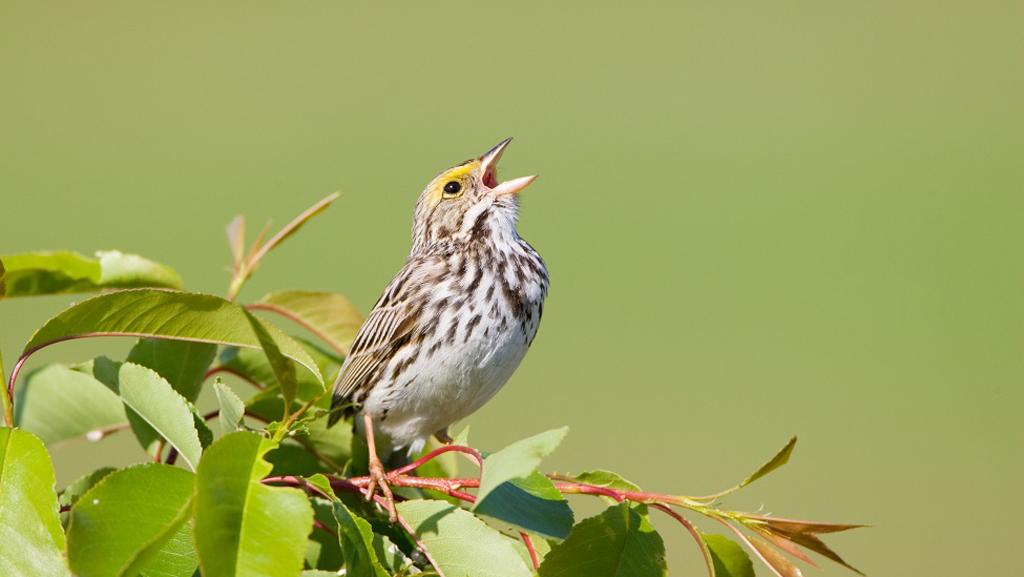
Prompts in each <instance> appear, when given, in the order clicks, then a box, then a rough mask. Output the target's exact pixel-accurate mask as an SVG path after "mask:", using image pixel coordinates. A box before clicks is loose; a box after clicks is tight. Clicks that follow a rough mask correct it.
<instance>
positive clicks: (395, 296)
mask: <svg viewBox="0 0 1024 577" xmlns="http://www.w3.org/2000/svg"><path fill="white" fill-rule="evenodd" d="M413 267H414V265H413V263H409V264H407V265H406V266H405V267H404V268H403V269H402V270H401V271H400V272H399V273H398V275H397V276H396V277H395V278H394V280H392V281H391V284H390V285H388V288H387V289H386V290H385V291H384V294H383V295H381V298H380V299H379V300H378V301H377V305H376V306H375V307H374V309H373V310H372V311H370V314H369V315H368V316H367V317H366V321H364V322H363V326H362V327H360V328H359V333H358V334H357V335H356V339H355V341H354V342H353V343H352V350H351V351H349V354H348V357H346V358H345V363H344V364H343V365H342V367H341V371H339V373H338V379H337V381H336V382H335V384H334V401H333V403H332V405H333V406H337V405H339V404H341V403H342V402H346V401H348V400H350V398H351V396H352V394H353V393H354V392H355V391H357V390H359V389H360V388H366V387H368V386H372V383H368V382H366V381H367V379H368V378H370V377H371V376H372V375H373V374H374V373H375V372H376V370H377V368H378V367H380V366H381V365H382V364H384V363H386V362H387V361H388V359H390V358H391V356H392V355H393V354H394V351H395V348H396V345H397V344H399V343H401V342H402V341H403V340H404V338H405V337H406V336H408V335H409V334H410V333H411V332H412V331H413V329H414V328H415V327H416V325H417V324H418V322H419V310H418V308H416V307H413V306H411V303H410V302H408V299H407V298H405V297H406V296H407V295H408V287H409V286H410V284H411V283H409V282H407V281H408V280H409V277H410V276H411V275H412V274H413V273H414V268H413Z"/></svg>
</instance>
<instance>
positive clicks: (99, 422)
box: [14, 362, 127, 445]
mask: <svg viewBox="0 0 1024 577" xmlns="http://www.w3.org/2000/svg"><path fill="white" fill-rule="evenodd" d="M82 367H88V369H84V370H78V369H74V368H71V367H67V366H65V365H59V364H54V365H47V366H45V367H42V368H40V369H38V370H36V371H32V372H31V373H29V374H28V377H27V378H26V379H25V383H24V384H23V386H22V387H21V388H20V389H18V390H17V394H16V395H15V399H16V401H15V413H14V423H15V424H16V425H17V426H18V427H21V428H22V429H25V430H26V431H30V432H32V433H33V434H35V435H37V436H38V437H39V438H40V439H42V440H43V442H44V443H46V444H47V445H53V444H55V443H59V442H60V441H65V440H68V439H74V438H77V437H81V436H83V435H88V434H89V433H94V435H95V436H96V437H97V438H98V437H101V436H102V435H101V433H100V431H101V430H103V429H106V428H108V427H113V426H116V425H121V424H123V423H125V422H126V420H127V417H126V416H125V412H124V404H123V403H122V402H121V399H120V397H118V396H117V393H116V392H112V391H111V390H110V389H109V388H108V387H106V386H105V385H104V384H103V383H101V382H99V381H98V380H96V379H95V378H94V377H93V376H92V374H91V373H92V365H91V362H90V363H89V364H87V365H82ZM80 369H81V367H80ZM87 373H88V374H87Z"/></svg>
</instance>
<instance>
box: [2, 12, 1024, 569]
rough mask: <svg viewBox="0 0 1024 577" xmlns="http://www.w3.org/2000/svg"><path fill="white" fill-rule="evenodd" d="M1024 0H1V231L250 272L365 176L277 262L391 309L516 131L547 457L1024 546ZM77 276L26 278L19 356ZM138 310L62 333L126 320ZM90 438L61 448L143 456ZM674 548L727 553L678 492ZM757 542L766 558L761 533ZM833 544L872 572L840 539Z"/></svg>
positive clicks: (928, 551) (868, 533) (480, 437)
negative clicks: (534, 267) (439, 209)
mask: <svg viewBox="0 0 1024 577" xmlns="http://www.w3.org/2000/svg"><path fill="white" fill-rule="evenodd" d="M1022 19H1024V4H1022V3H1020V2H1018V1H1007V2H996V1H983V2H941V1H940V2H923V1H921V2H905V1H897V2H870V3H840V2H806V1H805V2H744V3H726V2H708V3H693V2H686V3H672V4H671V5H670V4H669V3H646V2H632V3H628V5H626V4H624V3H623V4H614V5H607V6H603V5H600V4H598V3H594V2H587V3H568V2H566V3H551V2H545V3H532V4H526V3H518V2H517V3H503V4H497V5H492V4H487V5H485V4H484V3H476V2H429V3H428V2H419V3H411V4H409V5H397V4H393V3H341V2H296V3H284V2H217V3H191V2H190V3H182V2H176V3H166V2H138V1H132V2H127V1H125V2H103V3H98V2H40V1H13V0H2V2H0V78H2V80H0V83H2V86H0V199H2V202H0V215H2V220H0V253H3V252H8V253H9V252H18V251H24V250H32V249H45V248H48V249H60V248H66V249H73V250H78V251H82V252H86V253H91V252H92V251H93V250H96V249H107V248H119V249H122V250H125V251H132V252H138V253H140V254H143V255H146V256H149V257H151V258H154V259H157V260H160V261H163V262H166V263H168V264H170V265H172V266H174V267H176V268H177V269H178V270H179V271H180V272H181V273H182V275H183V276H184V278H185V281H186V285H187V286H188V287H189V288H191V289H194V290H200V291H207V292H214V293H221V294H223V292H224V290H225V288H226V285H227V282H228V273H227V269H226V267H227V263H228V262H229V256H228V252H227V248H226V246H225V243H224V234H223V226H224V225H225V224H226V223H227V221H228V220H229V219H230V218H231V217H232V216H233V215H235V214H236V213H239V212H243V213H245V214H246V215H248V217H249V218H250V222H251V223H254V224H259V223H262V222H263V221H265V220H266V219H274V221H275V223H277V224H278V225H280V224H283V223H284V222H286V221H287V220H288V219H289V218H291V217H292V216H293V215H294V214H297V213H298V212H299V211H301V210H302V209H304V208H306V207H307V206H308V205H310V204H312V203H313V202H314V201H316V200H317V199H319V198H321V197H322V196H324V195H325V194H327V193H329V192H332V191H334V190H340V191H342V192H343V197H342V199H341V200H340V201H339V202H338V203H336V205H335V206H334V207H333V208H331V209H330V210H329V211H328V212H327V213H325V214H324V215H323V216H321V217H318V218H317V219H316V220H315V221H314V222H313V223H312V224H311V225H310V226H309V227H308V228H307V229H305V230H304V231H303V232H302V233H301V234H300V235H298V236H296V237H295V238H294V239H292V240H290V241H289V242H287V243H286V244H285V245H284V246H283V247H282V248H281V249H280V250H279V251H277V252H275V253H274V254H273V255H271V257H270V258H269V259H268V260H267V261H266V262H265V265H264V267H263V268H262V269H261V270H260V271H259V273H258V274H257V276H256V277H255V278H254V280H253V282H252V283H251V284H250V285H249V287H248V288H247V290H246V292H245V293H244V294H243V298H245V297H248V298H256V297H258V296H260V295H261V294H262V293H263V292H265V291H267V290H270V289H274V288H306V289H329V290H338V291H341V292H344V293H345V294H347V295H348V296H349V297H350V298H351V299H352V300H353V301H354V302H355V303H357V304H358V305H359V306H360V308H362V309H363V310H364V311H365V310H366V309H367V308H368V307H369V306H370V305H371V304H372V303H373V301H374V300H375V299H376V297H377V294H378V292H379V291H380V290H381V289H382V288H383V286H384V285H385V284H386V283H387V282H388V280H389V279H390V278H391V275H392V274H393V273H394V272H395V271H396V270H397V268H398V267H399V266H400V265H401V263H402V260H403V258H404V256H405V253H406V251H407V249H408V245H409V225H410V220H411V210H412V206H413V202H414V199H415V197H416V195H417V194H418V192H419V191H420V190H421V188H422V187H423V185H424V184H425V183H426V182H427V181H428V180H429V179H430V178H431V177H432V176H433V175H434V174H436V173H437V172H438V171H440V170H441V169H443V168H446V167H447V166H449V165H451V164H454V163H456V162H458V161H461V160H463V159H465V158H467V157H469V156H471V155H476V154H478V153H480V152H482V151H484V150H485V149H487V148H488V147H490V146H491V145H493V144H494V143H495V142H497V141H498V140H500V139H501V138H503V137H505V136H509V135H512V136H515V137H516V141H515V142H514V143H513V145H512V147H511V148H510V149H509V151H508V153H507V154H506V156H505V159H504V161H503V165H502V174H503V175H505V176H518V175H522V174H530V173H539V174H540V175H541V178H540V180H538V182H537V183H536V184H535V185H534V186H533V187H531V189H530V190H528V191H527V192H526V193H525V194H524V197H523V210H522V219H521V227H520V229H521V232H522V234H523V236H524V237H526V238H528V239H529V240H530V241H531V243H533V244H534V245H535V246H536V247H537V248H538V249H539V251H540V252H541V253H542V254H543V256H544V257H545V259H546V260H547V262H548V264H549V267H550V269H551V273H552V282H553V284H552V291H551V296H550V301H549V304H548V306H547V307H546V314H545V319H544V326H543V328H542V330H541V331H540V335H539V337H538V339H537V341H536V342H535V343H534V347H533V350H532V352H531V353H530V355H529V356H528V357H527V359H526V361H525V362H524V364H523V366H522V368H521V369H520V370H519V372H518V373H516V375H515V376H514V377H513V379H512V381H511V382H510V383H509V386H508V387H506V389H505V390H504V391H503V392H502V393H501V395H499V396H498V397H497V398H496V399H495V400H494V401H492V402H491V403H490V404H489V405H488V406H487V407H485V408H484V409H483V410H481V411H480V412H479V413H478V414H476V415H474V416H473V417H472V418H471V419H470V420H469V422H470V423H471V424H472V426H473V427H472V428H473V440H474V444H476V445H478V446H481V447H483V448H487V449H497V448H500V447H501V446H503V445H504V444H505V443H507V442H510V441H513V440H515V439H518V438H521V437H524V436H526V435H528V434H532V433H535V432H538V431H541V430H544V429H548V428H553V427H556V426H560V425H562V424H568V425H570V426H571V428H572V432H571V434H570V436H569V437H568V439H567V441H566V442H565V443H564V444H563V445H562V448H561V449H560V450H559V451H558V452H557V453H556V454H555V455H554V456H553V457H551V458H550V460H549V462H548V466H549V467H550V468H552V469H557V470H562V471H565V470H572V471H576V470H582V469H586V468H596V467H603V468H609V469H613V470H616V471H619V472H621V473H623V474H624V475H626V476H627V477H630V478H632V479H633V480H634V481H636V482H638V483H640V484H641V485H642V486H644V487H646V488H649V489H651V490H663V491H671V492H679V493H689V494H704V493H709V492H713V491H715V490H718V489H721V488H724V487H725V486H727V485H728V484H730V483H732V482H734V481H736V480H738V479H740V478H742V477H743V476H744V475H745V474H746V473H748V472H749V470H751V469H752V468H753V467H754V466H756V465H757V464H759V463H760V462H761V461H763V460H764V459H765V458H767V457H768V456H769V455H770V454H771V453H772V452H773V451H774V450H775V449H777V448H778V447H780V446H781V445H782V444H783V443H784V442H785V440H786V439H787V438H788V436H789V435H791V434H798V435H800V437H801V442H800V445H799V446H798V448H797V452H796V455H795V458H794V460H793V461H792V462H791V464H790V465H789V466H788V467H787V468H785V469H783V470H782V471H780V472H779V473H776V474H775V475H773V476H771V477H769V478H767V479H765V480H763V481H761V482H759V483H758V484H756V485H754V486H753V487H751V488H750V489H748V490H745V491H744V493H742V494H741V495H739V496H737V497H736V498H734V499H731V500H730V501H729V504H731V505H734V506H736V507H747V508H757V507H759V506H760V505H761V504H765V505H766V509H767V510H769V511H772V512H775V513H778V514H784V515H786V516H798V517H811V518H818V519H822V520H836V521H840V520H845V521H860V522H866V523H871V524H873V525H875V527H874V528H871V529H866V530H861V531H858V532H854V533H851V534H847V535H838V536H836V537H835V538H833V539H832V540H831V541H830V542H831V543H832V544H834V545H835V546H836V548H837V549H838V550H839V551H840V552H841V553H843V554H844V555H846V556H847V558H848V559H849V560H850V561H851V562H852V563H854V564H855V565H858V566H859V567H861V568H862V569H863V570H865V571H866V572H867V573H868V574H870V575H980V574H1005V568H1006V566H1007V565H1009V564H1010V563H1011V562H1010V560H1009V559H1010V557H1015V556H1016V546H1017V541H1018V538H1019V535H1020V530H1019V519H1020V516H1021V514H1022V513H1024V508H1022V507H1021V499H1020V494H1019V487H1020V486H1021V484H1022V482H1024V467H1022V464H1021V457H1022V449H1024V427H1022V426H1021V420H1020V413H1021V409H1022V407H1024V392H1022V390H1021V377H1022V376H1024V357H1022V355H1021V347H1022V345H1024V331H1022V326H1024V295H1022V292H1024V267H1022V265H1021V259H1020V252H1019V247H1020V245H1021V242H1022V241H1024V227H1022V216H1024V195H1022V193H1024V162H1022V153H1024V109H1022V106H1021V103H1022V102H1024V66H1022V64H1024V34H1021V27H1020V25H1021V22H1022V21H1024V20H1022ZM70 300H71V299H67V298H38V299H23V300H17V301H9V302H3V303H0V323H2V325H0V348H2V350H3V352H4V353H5V358H6V359H7V361H8V370H9V368H10V364H11V363H13V360H14V358H15V357H16V356H17V353H18V352H19V351H20V349H21V347H22V345H23V344H24V343H25V341H26V340H27V339H28V337H29V335H30V333H31V331H32V330H33V329H34V328H35V327H36V326H38V325H40V324H41V323H42V322H43V321H44V320H45V319H46V318H48V317H49V316H51V315H52V314H54V313H56V312H57V311H58V310H60V309H61V308H63V307H64V306H65V305H66V303H67V302H69V301H70ZM127 345H128V343H126V342H124V340H106V341H102V342H93V343H84V344H83V343H75V344H68V345H61V346H60V347H54V348H53V349H51V350H49V351H47V352H46V353H45V354H41V355H39V356H38V358H35V360H34V361H33V362H34V363H37V365H38V363H41V362H43V361H45V360H47V359H50V360H55V359H63V360H79V359H83V358H86V357H87V356H90V355H92V354H95V353H97V352H106V353H108V354H112V355H116V354H121V353H123V351H124V350H126V347H127ZM120 437H121V438H116V437H115V438H112V439H111V440H109V441H105V442H104V443H102V444H100V445H98V446H95V445H94V446H83V445H81V444H79V445H74V446H69V447H66V448H64V449H61V450H58V451H57V452H56V457H55V458H56V466H57V469H58V476H59V479H60V482H65V481H67V480H68V479H69V478H70V477H71V476H73V475H75V474H77V473H79V472H82V471H84V470H86V469H87V468H91V467H94V466H98V465H99V464H101V463H103V462H125V461H129V460H132V459H137V458H139V457H140V453H138V452H133V451H132V450H131V449H130V447H131V445H132V440H131V439H130V436H129V435H120ZM658 524H659V526H660V527H661V528H662V529H663V534H664V535H665V538H666V540H667V542H668V546H669V549H670V561H671V567H672V574H673V575H700V574H701V572H702V571H703V568H702V566H701V563H700V561H699V560H698V557H697V554H696V552H695V550H694V549H693V547H692V544H691V543H690V542H689V540H688V537H687V536H686V535H685V533H684V531H683V530H682V529H681V528H679V527H678V526H674V525H672V524H671V523H669V522H665V521H664V520H662V519H659V520H658ZM758 570H759V573H760V574H766V570H764V569H761V568H759V569H758ZM807 574H813V575H822V576H832V575H842V574H845V572H844V570H842V569H840V568H838V567H837V566H832V565H824V566H823V569H822V570H820V571H815V570H813V569H812V570H809V571H808V572H807Z"/></svg>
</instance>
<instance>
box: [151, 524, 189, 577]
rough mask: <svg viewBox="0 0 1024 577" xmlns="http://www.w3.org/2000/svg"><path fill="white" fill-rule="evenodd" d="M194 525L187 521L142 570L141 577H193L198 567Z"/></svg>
mask: <svg viewBox="0 0 1024 577" xmlns="http://www.w3.org/2000/svg"><path fill="white" fill-rule="evenodd" d="M192 534H193V531H192V523H191V522H189V521H186V522H184V523H182V524H181V526H180V527H178V530H177V531H175V532H174V534H172V535H171V536H170V538H169V539H168V540H167V542H165V543H164V544H163V546H161V547H160V548H159V549H158V550H157V551H156V552H155V553H153V555H152V557H150V559H149V560H148V561H146V564H145V566H144V567H143V568H142V571H141V573H140V574H139V575H140V577H193V576H194V575H199V572H198V571H196V567H198V566H199V559H198V558H196V545H195V539H194V538H193V535H192Z"/></svg>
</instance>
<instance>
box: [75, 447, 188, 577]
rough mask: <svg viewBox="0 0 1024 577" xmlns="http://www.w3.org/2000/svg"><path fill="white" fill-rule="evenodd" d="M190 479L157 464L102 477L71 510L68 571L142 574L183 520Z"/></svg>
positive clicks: (111, 576) (90, 575)
mask: <svg viewBox="0 0 1024 577" xmlns="http://www.w3.org/2000/svg"><path fill="white" fill-rule="evenodd" d="M194 478H195V476H194V475H193V474H192V473H190V472H188V471H185V470H184V469H179V468H176V467H172V466H170V465H162V464H156V463H147V464H144V465H137V466H134V467H129V468H127V469H123V470H120V471H116V472H114V473H111V474H110V475H108V476H106V477H105V478H104V479H103V480H102V481H100V482H99V483H97V484H96V486H94V487H93V488H92V489H90V490H89V491H88V492H86V493H85V494H84V495H82V497H81V499H79V500H78V503H77V504H76V505H75V506H74V508H72V509H71V522H70V524H69V525H68V560H69V561H70V563H71V570H72V571H74V572H75V575H77V576H78V577H134V576H135V575H137V574H138V572H139V571H142V570H144V568H145V567H147V565H148V563H149V562H151V561H153V560H154V559H155V558H156V557H157V553H158V552H159V551H160V550H161V548H162V547H163V546H164V545H166V544H168V542H169V541H171V540H172V538H173V537H175V535H176V534H177V533H178V530H179V529H180V527H181V526H182V525H183V524H185V522H186V520H187V519H188V517H189V513H190V512H191V508H192V492H193V486H194ZM194 569H195V567H193V570H194Z"/></svg>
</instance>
